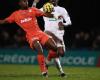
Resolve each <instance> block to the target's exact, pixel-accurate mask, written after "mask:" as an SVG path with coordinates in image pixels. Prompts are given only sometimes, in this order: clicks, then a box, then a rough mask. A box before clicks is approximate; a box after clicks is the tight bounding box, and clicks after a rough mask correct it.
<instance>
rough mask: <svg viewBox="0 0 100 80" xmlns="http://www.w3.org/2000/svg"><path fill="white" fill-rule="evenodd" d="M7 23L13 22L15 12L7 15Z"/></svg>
mask: <svg viewBox="0 0 100 80" xmlns="http://www.w3.org/2000/svg"><path fill="white" fill-rule="evenodd" d="M6 21H8V22H9V23H13V22H15V12H13V13H12V14H11V15H10V16H9V17H7V18H6Z"/></svg>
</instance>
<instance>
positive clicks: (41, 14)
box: [33, 8, 45, 17]
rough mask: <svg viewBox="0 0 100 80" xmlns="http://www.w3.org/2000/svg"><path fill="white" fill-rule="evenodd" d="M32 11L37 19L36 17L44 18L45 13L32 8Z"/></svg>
mask: <svg viewBox="0 0 100 80" xmlns="http://www.w3.org/2000/svg"><path fill="white" fill-rule="evenodd" d="M33 11H34V13H35V15H36V16H37V17H38V16H44V15H45V13H44V12H43V11H41V10H39V9H37V8H34V9H33Z"/></svg>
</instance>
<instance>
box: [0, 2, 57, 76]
mask: <svg viewBox="0 0 100 80" xmlns="http://www.w3.org/2000/svg"><path fill="white" fill-rule="evenodd" d="M18 4H19V5H20V9H19V10H17V11H15V12H13V13H12V14H11V15H10V16H9V17H8V18H6V19H4V20H0V24H4V23H13V22H15V23H17V24H18V25H19V26H20V27H21V28H22V29H23V30H24V31H25V32H26V38H27V41H28V42H29V44H30V47H31V48H32V49H36V50H37V51H38V55H37V59H38V63H39V65H40V69H41V72H42V75H43V76H47V68H46V66H45V57H44V55H43V49H42V45H43V46H46V47H47V48H48V49H52V50H54V51H57V46H56V44H55V42H54V40H53V39H52V37H50V36H48V35H47V34H45V33H44V32H42V31H41V30H40V28H39V26H38V23H37V19H36V17H38V16H46V17H47V16H48V17H53V15H52V14H51V15H50V14H48V13H43V12H41V11H40V10H38V9H37V8H35V7H32V8H29V7H28V0H18Z"/></svg>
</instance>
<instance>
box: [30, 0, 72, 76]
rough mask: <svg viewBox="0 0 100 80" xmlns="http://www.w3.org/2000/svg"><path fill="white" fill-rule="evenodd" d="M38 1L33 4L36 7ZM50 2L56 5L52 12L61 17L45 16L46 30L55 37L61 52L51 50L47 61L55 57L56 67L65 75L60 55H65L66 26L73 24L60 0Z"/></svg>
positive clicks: (50, 0)
mask: <svg viewBox="0 0 100 80" xmlns="http://www.w3.org/2000/svg"><path fill="white" fill-rule="evenodd" d="M38 2H39V0H34V2H33V5H32V6H35V7H36V4H37V3H38ZM49 2H50V3H52V4H53V5H54V10H52V9H51V11H53V12H52V13H53V14H54V15H55V16H59V18H58V19H55V18H48V17H43V19H44V22H45V25H44V28H45V30H44V31H45V32H46V33H47V34H48V35H50V36H52V37H53V39H54V40H55V42H56V43H57V48H58V51H59V52H60V54H59V55H57V54H56V52H55V51H53V50H49V53H48V57H47V62H50V61H51V59H52V58H54V61H55V63H56V67H57V69H58V70H59V72H60V76H61V77H64V76H65V73H64V71H63V69H62V66H61V63H60V59H59V56H62V57H63V56H64V52H65V45H64V40H63V35H64V27H67V26H68V25H71V20H70V17H69V15H68V12H67V10H66V9H65V8H63V7H60V6H58V0H49ZM46 8H47V7H46ZM40 10H42V11H43V8H41V9H40ZM58 14H59V15H58ZM64 20H65V23H64V22H63V21H64Z"/></svg>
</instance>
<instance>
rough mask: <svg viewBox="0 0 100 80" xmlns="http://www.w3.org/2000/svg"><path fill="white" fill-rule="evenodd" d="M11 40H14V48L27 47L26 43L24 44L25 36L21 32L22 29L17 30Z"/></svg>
mask: <svg viewBox="0 0 100 80" xmlns="http://www.w3.org/2000/svg"><path fill="white" fill-rule="evenodd" d="M13 38H14V42H15V44H14V45H15V47H17V48H18V47H25V46H27V45H26V44H27V42H26V39H25V34H24V32H23V30H22V29H20V28H19V29H18V30H17V32H16V34H14V36H13Z"/></svg>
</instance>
